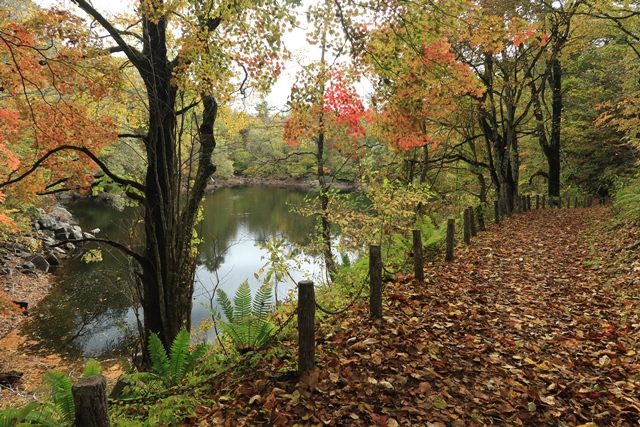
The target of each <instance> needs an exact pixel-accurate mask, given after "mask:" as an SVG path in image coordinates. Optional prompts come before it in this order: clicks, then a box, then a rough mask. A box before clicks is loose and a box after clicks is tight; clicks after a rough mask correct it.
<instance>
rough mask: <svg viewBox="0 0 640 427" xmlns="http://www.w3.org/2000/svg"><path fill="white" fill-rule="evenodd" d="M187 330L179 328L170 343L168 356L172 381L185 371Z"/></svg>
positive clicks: (176, 379)
mask: <svg viewBox="0 0 640 427" xmlns="http://www.w3.org/2000/svg"><path fill="white" fill-rule="evenodd" d="M189 339H190V338H189V332H187V330H186V329H184V328H183V329H180V332H178V335H176V337H175V339H174V340H173V343H172V344H171V351H170V357H169V377H170V378H171V379H173V380H174V381H176V382H177V381H178V380H179V379H181V378H183V377H184V375H185V373H186V370H185V368H186V365H187V361H188V356H189Z"/></svg>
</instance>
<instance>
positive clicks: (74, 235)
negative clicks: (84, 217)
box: [67, 225, 83, 240]
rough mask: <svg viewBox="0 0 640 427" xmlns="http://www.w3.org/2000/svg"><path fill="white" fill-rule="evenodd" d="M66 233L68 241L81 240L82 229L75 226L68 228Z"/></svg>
mask: <svg viewBox="0 0 640 427" xmlns="http://www.w3.org/2000/svg"><path fill="white" fill-rule="evenodd" d="M67 232H68V234H69V239H71V240H82V238H83V235H82V228H80V227H78V226H77V225H73V226H71V227H69V228H68V231H67Z"/></svg>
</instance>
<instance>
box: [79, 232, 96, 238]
mask: <svg viewBox="0 0 640 427" xmlns="http://www.w3.org/2000/svg"><path fill="white" fill-rule="evenodd" d="M82 237H84V238H85V239H95V238H96V236H94V235H93V234H91V233H82Z"/></svg>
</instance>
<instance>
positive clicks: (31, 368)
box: [0, 205, 119, 408]
mask: <svg viewBox="0 0 640 427" xmlns="http://www.w3.org/2000/svg"><path fill="white" fill-rule="evenodd" d="M99 231H100V230H97V229H96V230H91V233H87V232H85V231H83V230H82V229H81V228H80V227H79V226H78V225H77V224H76V223H75V221H74V219H73V216H72V215H71V213H70V212H69V211H67V210H66V209H65V208H64V207H62V206H61V205H57V206H55V207H54V208H53V209H51V210H50V211H49V212H45V211H42V210H40V211H39V212H38V218H37V219H35V220H34V222H33V224H32V230H31V231H30V232H28V233H23V234H15V235H9V236H8V237H7V238H5V240H4V241H3V242H0V294H1V295H0V296H1V297H2V300H8V301H13V302H17V303H18V304H19V305H20V306H21V309H20V310H11V309H5V307H0V349H1V351H0V408H2V407H8V406H20V405H23V404H25V403H27V402H29V401H32V400H34V399H38V398H39V397H40V394H41V392H40V388H41V384H42V376H43V374H44V373H45V372H46V371H48V370H51V369H57V370H63V371H65V372H68V373H69V374H71V375H72V376H73V375H74V374H77V373H78V372H79V369H80V368H81V366H80V365H81V362H80V361H78V360H66V359H64V358H63V357H62V356H61V355H58V354H54V353H41V352H40V351H38V350H36V349H35V348H34V346H36V345H37V341H36V340H34V339H33V338H31V337H29V335H28V334H25V333H24V332H23V326H24V324H25V323H26V322H29V321H38V320H37V318H31V317H30V316H29V312H30V310H32V309H33V308H34V307H36V306H37V305H38V303H39V302H40V301H42V300H43V299H44V298H45V297H46V296H47V295H48V294H49V293H50V292H51V290H52V289H53V287H54V286H55V277H54V276H53V274H51V273H53V272H54V271H55V269H56V268H57V267H58V266H60V265H61V264H62V263H63V262H64V260H65V259H68V258H71V257H76V256H81V255H82V253H83V251H82V248H80V247H79V246H78V241H80V240H81V239H86V238H92V237H94V235H95V234H96V233H98V232H99ZM114 366H115V365H114ZM116 368H117V369H115V370H112V371H113V373H114V375H115V374H117V373H118V372H119V371H118V370H119V367H117V366H116ZM112 371H109V373H111V372H112Z"/></svg>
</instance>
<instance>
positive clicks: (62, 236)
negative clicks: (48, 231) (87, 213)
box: [55, 227, 69, 241]
mask: <svg viewBox="0 0 640 427" xmlns="http://www.w3.org/2000/svg"><path fill="white" fill-rule="evenodd" d="M55 232H56V234H55V238H56V240H62V241H64V240H69V232H68V231H67V228H66V227H62V228H58V229H57V230H55Z"/></svg>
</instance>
